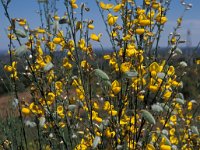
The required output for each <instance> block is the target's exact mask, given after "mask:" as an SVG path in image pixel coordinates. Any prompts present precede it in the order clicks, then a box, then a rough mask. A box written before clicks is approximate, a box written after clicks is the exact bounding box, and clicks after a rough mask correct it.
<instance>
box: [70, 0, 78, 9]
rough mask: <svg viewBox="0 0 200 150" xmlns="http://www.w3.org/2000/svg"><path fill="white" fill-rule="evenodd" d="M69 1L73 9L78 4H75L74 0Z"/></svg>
mask: <svg viewBox="0 0 200 150" xmlns="http://www.w3.org/2000/svg"><path fill="white" fill-rule="evenodd" d="M70 3H71V6H72V8H74V9H76V8H78V5H77V4H76V0H71V2H70Z"/></svg>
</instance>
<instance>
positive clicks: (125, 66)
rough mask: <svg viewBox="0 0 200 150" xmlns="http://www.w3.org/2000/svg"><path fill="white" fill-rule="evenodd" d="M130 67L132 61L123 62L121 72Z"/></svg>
mask: <svg viewBox="0 0 200 150" xmlns="http://www.w3.org/2000/svg"><path fill="white" fill-rule="evenodd" d="M130 68H131V64H130V62H124V63H122V64H121V66H120V70H121V72H123V73H125V72H128V71H130Z"/></svg>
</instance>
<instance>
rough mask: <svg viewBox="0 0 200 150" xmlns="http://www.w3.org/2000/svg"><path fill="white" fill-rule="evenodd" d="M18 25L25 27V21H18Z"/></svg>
mask: <svg viewBox="0 0 200 150" xmlns="http://www.w3.org/2000/svg"><path fill="white" fill-rule="evenodd" d="M18 23H19V25H20V26H24V25H26V19H20V20H19V22H18Z"/></svg>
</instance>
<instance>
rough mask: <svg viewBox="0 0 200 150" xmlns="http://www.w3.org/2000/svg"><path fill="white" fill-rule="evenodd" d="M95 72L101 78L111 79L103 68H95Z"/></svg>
mask: <svg viewBox="0 0 200 150" xmlns="http://www.w3.org/2000/svg"><path fill="white" fill-rule="evenodd" d="M94 74H95V75H96V76H97V77H99V78H101V79H102V80H109V77H108V75H107V74H106V73H105V72H104V71H102V70H101V69H95V70H94Z"/></svg>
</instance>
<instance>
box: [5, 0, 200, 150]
mask: <svg viewBox="0 0 200 150" xmlns="http://www.w3.org/2000/svg"><path fill="white" fill-rule="evenodd" d="M9 4H10V1H7V2H5V1H3V0H2V5H3V7H4V10H5V14H6V16H7V18H8V20H9V22H10V26H9V28H8V32H9V33H8V38H9V40H10V43H9V55H10V62H9V63H8V64H6V65H5V66H4V70H5V71H7V72H8V73H9V76H10V80H11V81H12V91H13V93H14V96H15V98H16V101H17V105H16V109H17V110H18V119H17V121H19V125H20V126H17V129H20V130H19V132H20V137H21V138H20V139H19V141H15V142H14V141H13V138H12V136H10V135H7V134H4V135H5V139H6V140H5V139H4V141H3V143H2V147H4V148H5V147H8V149H9V148H13V147H16V146H19V147H21V148H22V147H23V149H31V147H30V143H32V144H33V143H35V145H34V146H35V149H75V150H79V149H80V150H84V149H147V150H155V149H161V150H171V149H174V150H175V149H183V150H189V149H199V145H200V138H199V131H198V128H199V127H198V126H197V125H198V123H199V120H200V116H199V114H198V106H199V104H198V103H197V102H196V101H195V100H185V99H184V96H183V94H181V93H180V90H181V88H182V87H183V83H182V81H181V79H182V78H181V77H182V75H177V74H176V69H177V68H178V67H183V68H184V67H186V65H185V64H184V63H183V62H182V63H180V65H179V66H173V65H172V64H171V62H170V61H171V60H173V58H174V57H175V56H176V55H181V52H180V50H179V49H178V47H179V45H180V44H181V43H183V41H182V39H181V37H180V35H179V34H177V33H178V29H179V28H180V27H181V23H182V20H183V16H181V17H180V18H178V19H177V24H176V27H175V28H174V31H173V32H172V34H170V36H169V43H168V44H169V53H168V55H167V58H166V59H161V58H159V57H158V51H159V41H160V37H161V35H162V31H163V29H164V27H165V23H166V22H167V20H168V19H167V11H168V9H169V8H170V4H171V1H170V0H162V1H156V0H152V1H151V0H144V1H143V3H141V4H140V2H139V1H136V0H135V1H134V0H118V1H115V2H114V1H113V2H112V3H105V2H103V1H100V2H99V1H97V0H96V4H97V6H98V8H99V14H100V15H101V16H102V21H103V22H104V23H105V27H106V29H105V30H106V31H107V33H108V35H109V40H110V43H111V44H112V50H113V51H112V53H109V54H105V55H104V56H103V63H107V67H106V68H104V69H103V68H102V65H100V64H99V61H96V60H97V55H95V51H94V42H95V43H97V44H99V45H100V46H101V47H102V50H104V46H103V45H102V43H101V39H102V38H103V36H104V35H102V33H95V32H94V31H93V30H94V28H95V27H94V24H93V22H95V20H88V19H86V18H85V13H90V9H89V8H87V6H86V4H84V3H83V4H81V5H80V6H79V5H78V4H77V2H76V0H65V1H64V5H65V7H66V13H65V15H64V16H62V17H59V16H58V15H57V9H55V7H52V6H55V5H54V4H55V3H54V1H53V0H52V1H50V0H49V1H48V0H42V1H38V4H39V6H40V7H39V8H40V10H39V12H40V17H41V27H39V28H36V29H31V27H30V26H29V25H28V23H27V21H26V19H21V18H20V19H19V18H10V16H9V12H8V5H9ZM182 4H183V6H184V12H185V11H186V10H189V9H190V8H191V4H186V3H185V2H184V3H183V1H182ZM41 6H44V7H43V8H44V9H42V7H41ZM75 11H76V12H77V13H75ZM16 43H17V44H16ZM15 45H17V46H16V47H15ZM57 51H60V53H59V55H61V57H60V56H59V55H57V53H56V52H57ZM100 63H102V62H100ZM19 67H21V68H22V71H20V72H19ZM24 77H25V78H26V79H27V80H28V81H29V83H30V86H29V87H28V91H29V92H30V95H31V99H28V100H22V99H19V93H18V85H17V82H19V81H21V80H22V79H23V78H24ZM27 126H28V127H27ZM3 128H6V127H3ZM29 128H30V129H29ZM32 129H33V130H32ZM30 131H32V132H34V134H33V135H36V136H35V137H36V138H33V140H32V139H31V138H30V136H28V135H29V133H30ZM44 137H45V138H44Z"/></svg>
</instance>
